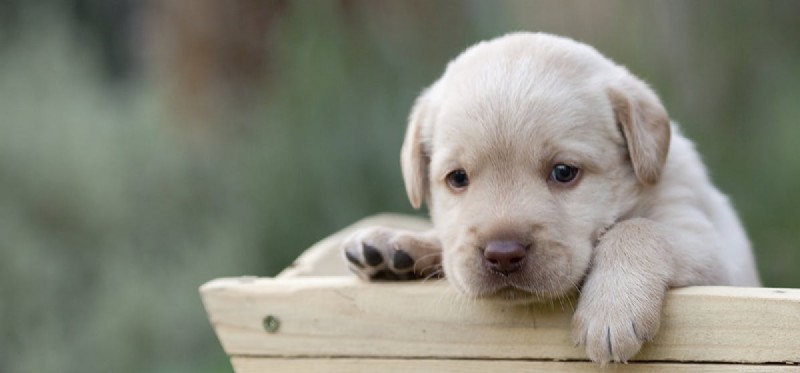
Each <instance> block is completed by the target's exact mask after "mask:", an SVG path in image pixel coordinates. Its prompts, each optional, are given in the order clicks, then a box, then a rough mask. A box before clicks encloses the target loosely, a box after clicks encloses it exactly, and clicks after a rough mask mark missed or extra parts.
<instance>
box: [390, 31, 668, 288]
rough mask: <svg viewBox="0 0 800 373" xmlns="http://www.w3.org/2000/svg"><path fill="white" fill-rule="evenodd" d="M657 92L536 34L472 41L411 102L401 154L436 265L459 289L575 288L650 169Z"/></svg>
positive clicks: (583, 51)
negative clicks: (425, 213) (424, 214)
mask: <svg viewBox="0 0 800 373" xmlns="http://www.w3.org/2000/svg"><path fill="white" fill-rule="evenodd" d="M669 139H670V124H669V118H668V116H667V113H666V111H665V110H664V108H663V106H662V105H661V103H660V101H659V100H658V98H657V96H656V95H655V94H654V93H653V92H652V91H651V90H650V89H649V88H648V87H647V85H646V84H644V83H643V82H641V81H639V80H638V79H636V78H635V77H633V76H632V75H631V74H629V73H628V72H627V70H625V69H624V68H622V67H620V66H617V65H615V64H614V63H613V62H611V61H610V60H608V59H606V58H605V57H603V56H602V55H600V54H599V53H598V52H597V51H596V50H594V49H593V48H591V47H589V46H587V45H584V44H580V43H577V42H575V41H572V40H569V39H565V38H561V37H557V36H552V35H546V34H529V33H519V34H511V35H507V36H504V37H501V38H498V39H495V40H492V41H489V42H483V43H479V44H477V45H475V46H473V47H471V48H469V49H468V50H466V51H465V52H464V53H462V54H461V55H460V56H459V57H457V58H456V59H455V60H453V61H452V62H451V63H450V64H449V65H448V67H447V70H446V71H445V73H444V75H443V76H442V77H441V78H440V79H439V80H438V81H437V82H436V83H434V84H433V85H432V86H431V87H430V88H428V89H427V90H426V91H424V92H423V93H422V94H421V95H420V97H419V98H418V99H417V101H416V104H415V105H414V108H413V110H412V113H411V118H410V122H409V125H408V130H407V132H406V138H405V142H404V144H403V149H402V154H401V161H402V170H403V177H404V179H405V185H406V190H407V192H408V197H409V199H410V201H411V203H412V205H414V207H420V206H421V204H422V203H423V202H426V203H427V204H428V207H429V210H430V213H431V218H432V220H433V223H434V226H435V228H436V230H437V232H438V234H439V237H440V239H441V241H442V245H443V266H444V271H445V273H446V275H447V277H448V278H449V280H450V281H451V283H453V284H454V285H455V287H456V288H458V289H459V290H461V291H462V292H463V293H465V294H467V295H469V296H489V295H498V296H501V297H504V298H506V299H522V300H526V299H529V298H535V297H554V296H560V295H562V294H565V293H568V292H570V291H571V290H574V289H576V288H577V286H578V285H579V283H580V281H581V280H582V278H583V277H584V276H585V274H586V272H587V270H588V268H589V265H590V259H591V253H592V248H593V247H594V245H595V243H596V242H597V240H598V239H599V238H600V237H601V235H602V233H603V232H604V230H606V229H607V228H608V227H610V226H611V225H613V224H614V222H615V221H616V220H617V219H619V218H620V217H623V216H624V215H625V214H626V213H627V212H628V211H630V209H631V208H632V207H633V205H634V204H635V203H636V202H637V199H638V198H639V197H638V196H639V194H640V193H641V192H642V190H643V189H644V188H646V187H647V186H649V185H653V184H655V183H656V182H657V181H658V179H659V176H660V174H661V170H662V168H663V167H664V164H665V161H666V156H667V150H668V147H669Z"/></svg>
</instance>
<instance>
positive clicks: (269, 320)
mask: <svg viewBox="0 0 800 373" xmlns="http://www.w3.org/2000/svg"><path fill="white" fill-rule="evenodd" d="M261 323H262V325H263V326H264V330H266V331H267V333H275V332H277V331H278V329H279V328H280V327H281V321H280V320H278V318H277V317H275V316H272V315H267V316H266V317H264V320H263V321H262V322H261Z"/></svg>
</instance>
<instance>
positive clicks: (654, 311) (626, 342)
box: [572, 218, 674, 364]
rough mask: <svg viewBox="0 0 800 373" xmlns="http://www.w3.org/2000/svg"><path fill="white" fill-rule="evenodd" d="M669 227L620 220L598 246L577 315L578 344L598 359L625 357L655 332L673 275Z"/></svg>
mask: <svg viewBox="0 0 800 373" xmlns="http://www.w3.org/2000/svg"><path fill="white" fill-rule="evenodd" d="M668 238H669V237H668V236H667V230H666V228H665V227H664V226H663V225H662V224H660V223H657V222H654V221H651V220H647V219H641V218H637V219H631V220H627V221H624V222H621V223H618V224H617V225H615V226H614V227H613V228H611V229H610V230H609V231H608V232H606V234H605V235H604V236H603V237H602V239H601V240H600V242H599V244H598V245H597V247H596V248H595V251H594V254H593V258H592V269H591V270H590V272H589V275H588V277H587V279H586V282H585V284H584V286H583V288H582V290H581V296H580V299H579V301H578V308H577V310H576V311H575V315H574V317H573V320H572V336H573V339H574V341H575V344H576V345H580V346H585V347H586V353H587V354H588V355H589V358H591V359H592V360H593V361H596V362H599V363H601V364H605V363H607V362H610V361H616V362H625V361H627V360H628V359H630V358H631V357H633V356H634V355H635V354H636V353H637V352H638V351H639V349H640V348H641V347H642V343H644V342H645V341H647V340H650V339H651V338H652V337H653V336H655V334H656V332H657V331H658V327H659V324H660V320H661V308H662V304H663V301H664V296H665V294H666V291H667V288H668V285H669V283H670V279H671V276H673V269H674V262H673V255H674V253H673V250H672V247H671V244H670V241H669V240H668Z"/></svg>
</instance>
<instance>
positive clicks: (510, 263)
mask: <svg viewBox="0 0 800 373" xmlns="http://www.w3.org/2000/svg"><path fill="white" fill-rule="evenodd" d="M528 247H529V246H527V245H523V244H522V243H520V242H516V241H490V242H489V243H488V244H487V245H486V248H484V249H483V259H484V260H485V261H486V265H487V266H488V267H489V269H491V270H493V271H496V272H500V273H501V274H504V275H508V274H509V273H511V272H516V271H517V270H518V269H520V267H522V263H523V262H524V261H525V257H526V256H527V255H528Z"/></svg>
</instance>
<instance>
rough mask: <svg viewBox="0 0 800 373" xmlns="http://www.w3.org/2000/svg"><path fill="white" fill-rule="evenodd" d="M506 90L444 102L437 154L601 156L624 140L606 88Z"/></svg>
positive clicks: (436, 130) (436, 129) (435, 137)
mask: <svg viewBox="0 0 800 373" xmlns="http://www.w3.org/2000/svg"><path fill="white" fill-rule="evenodd" d="M500 88H502V87H498V88H495V89H489V90H486V89H483V90H482V89H480V87H473V90H472V91H469V90H461V91H459V92H453V93H452V94H451V95H450V96H449V97H448V98H447V99H445V100H443V102H442V104H441V106H440V110H439V112H438V113H437V118H436V121H435V122H436V124H435V125H434V126H433V128H432V130H433V133H432V134H431V135H432V136H431V140H432V146H433V156H434V158H438V157H437V154H436V153H440V154H439V157H450V158H451V157H462V158H463V157H465V156H468V157H473V158H481V157H482V158H490V160H491V159H495V160H501V159H502V160H508V159H510V158H518V157H525V158H526V159H530V158H531V157H533V158H550V157H554V156H557V155H558V154H566V155H573V154H579V155H580V156H582V157H599V156H602V154H600V153H601V152H602V151H603V149H604V148H605V149H608V148H607V147H608V146H612V145H620V144H622V143H623V141H624V140H623V139H622V136H621V134H620V133H619V131H618V129H617V128H616V124H615V122H614V117H613V111H612V108H611V104H610V102H609V101H608V99H607V97H606V96H605V95H604V92H602V91H599V92H598V91H597V90H592V89H589V88H586V87H578V86H572V87H570V86H562V87H558V88H557V89H544V90H538V91H537V90H529V91H527V92H524V94H523V93H520V92H514V91H513V87H510V88H508V87H507V88H508V89H506V90H503V89H500ZM442 152H444V153H442ZM466 161H470V160H466ZM471 161H473V162H478V161H479V159H472V160H471ZM543 161H546V160H543Z"/></svg>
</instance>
